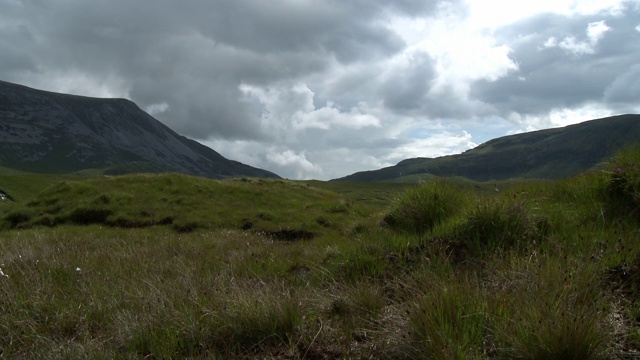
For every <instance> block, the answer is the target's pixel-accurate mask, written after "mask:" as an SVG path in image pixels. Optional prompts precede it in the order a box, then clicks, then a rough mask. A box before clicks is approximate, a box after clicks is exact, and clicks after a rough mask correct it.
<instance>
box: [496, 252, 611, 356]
mask: <svg viewBox="0 0 640 360" xmlns="http://www.w3.org/2000/svg"><path fill="white" fill-rule="evenodd" d="M584 267H585V264H583V263H580V262H577V261H575V262H574V261H567V262H566V263H560V264H558V263H550V262H547V260H539V261H538V260H537V261H535V262H533V263H519V264H518V265H516V267H515V268H517V269H519V270H520V271H512V272H509V273H507V274H504V275H503V277H502V278H501V279H500V280H498V282H497V283H496V284H494V286H508V288H507V293H504V292H494V293H493V294H494V295H493V298H492V300H493V301H494V303H493V304H492V306H493V307H495V309H496V310H495V312H494V314H497V315H499V318H498V317H494V319H493V320H494V321H496V324H494V326H495V328H496V336H495V341H496V343H497V346H498V348H502V349H504V350H503V355H504V357H509V358H520V359H540V360H542V359H576V360H577V359H608V358H611V355H612V354H611V350H612V345H613V342H612V340H613V336H612V334H613V331H614V324H613V322H612V319H614V318H613V317H612V314H611V306H610V301H611V299H610V298H609V297H608V296H607V295H606V293H605V292H604V291H603V288H602V286H601V284H600V283H599V281H598V274H597V271H594V270H595V268H594V267H591V266H588V265H587V266H586V268H584ZM513 270H515V269H513ZM522 270H526V271H522ZM495 294H500V295H498V296H496V295H495Z"/></svg>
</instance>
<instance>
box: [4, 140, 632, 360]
mask: <svg viewBox="0 0 640 360" xmlns="http://www.w3.org/2000/svg"><path fill="white" fill-rule="evenodd" d="M630 154H631V155H628V154H627V155H624V156H621V157H620V159H621V160H620V161H619V162H617V163H614V164H613V165H612V167H611V169H610V171H609V172H602V173H594V174H587V175H584V176H580V177H577V178H573V179H570V180H564V181H527V182H513V183H498V184H494V183H489V184H484V183H483V184H475V183H471V182H467V181H459V180H456V181H451V180H449V181H444V182H441V181H435V182H433V181H431V182H426V183H424V184H422V185H421V186H419V187H414V186H411V187H409V188H407V185H406V184H378V185H375V184H369V185H367V186H364V185H362V184H352V183H334V182H329V183H322V182H310V183H301V182H291V181H282V180H254V179H238V180H229V181H212V180H207V179H200V178H191V177H186V176H182V175H146V176H138V175H136V176H125V177H117V178H92V179H89V180H86V181H69V180H66V181H65V182H63V183H60V184H58V185H55V186H53V187H49V188H47V189H44V191H43V192H41V193H40V194H39V195H38V196H36V197H34V198H31V199H21V200H20V201H18V202H17V203H12V204H9V205H7V206H6V207H5V208H4V209H3V208H0V211H2V214H0V218H3V219H5V223H4V224H5V226H10V225H13V226H17V227H18V228H20V229H10V230H2V232H1V233H0V234H1V235H2V236H1V239H2V240H0V268H2V271H3V274H5V275H6V276H2V275H0V292H1V293H2V296H1V297H0V308H2V309H3V311H2V312H1V313H0V346H2V351H3V355H4V356H7V357H9V358H12V357H16V358H18V357H32V358H34V357H37V358H61V357H67V358H126V357H147V356H148V357H153V358H168V357H192V358H206V357H212V356H220V357H230V358H242V357H244V358H339V357H342V358H371V357H373V358H478V359H482V358H494V357H498V358H527V359H553V358H557V359H561V358H580V359H599V358H601V359H605V358H616V357H620V358H622V357H624V356H626V357H627V358H630V357H632V356H634V354H637V351H638V350H640V333H639V329H640V326H639V325H638V323H637V321H636V319H637V318H638V317H639V316H640V304H639V303H638V300H637V299H638V298H640V297H639V295H640V293H639V292H638V291H639V290H640V287H639V286H640V246H639V245H638V244H637V238H638V235H639V231H638V229H639V227H638V225H639V224H638V221H639V220H640V219H639V218H638V215H637V214H638V211H637V209H638V208H640V203H638V199H639V198H640V196H637V194H640V173H638V170H637V169H638V168H640V151H637V150H636V151H635V152H630ZM634 154H635V155H634ZM2 180H6V179H5V177H4V176H0V181H2ZM496 186H497V187H498V188H499V189H498V190H499V191H495V189H494V188H495V187H496ZM321 187H325V188H327V190H319V188H321ZM329 189H330V190H331V191H328V190H329ZM54 208H59V209H57V210H56V211H55V212H52V211H51V210H52V209H54ZM78 209H80V210H78ZM90 209H94V210H96V209H97V210H107V211H106V212H101V211H96V212H97V213H98V214H103V216H98V217H96V218H93V221H90V222H92V224H88V225H78V224H77V222H78V221H77V220H78V219H82V216H81V215H82V214H85V215H86V214H87V213H90V211H88V210H90ZM15 213H22V214H23V215H25V216H24V217H23V218H22V221H15V217H14V218H13V220H10V218H12V216H11V214H15ZM74 213H75V214H76V215H72V214H74ZM166 218H171V221H170V222H169V221H163V219H166ZM43 219H47V220H53V221H54V223H55V224H57V226H54V227H48V226H46V227H43V226H37V223H40V222H43V221H42V220H43ZM118 219H120V220H118ZM247 222H250V223H251V226H250V228H248V229H247V230H243V229H242V228H243V227H248V226H247ZM154 223H156V224H157V223H163V224H164V225H154V226H151V225H152V224H154ZM185 224H186V225H190V226H188V227H185ZM384 224H386V225H384ZM125 225H126V226H132V225H136V226H137V227H136V228H123V227H122V226H125ZM282 229H292V230H299V231H300V234H303V233H306V232H308V233H312V234H313V238H308V237H303V238H295V237H291V238H286V237H285V238H281V237H278V236H274V234H275V233H277V232H278V231H279V230H282ZM185 230H189V231H188V232H185ZM282 240H286V241H282ZM298 240H300V241H298ZM301 240H304V241H301Z"/></svg>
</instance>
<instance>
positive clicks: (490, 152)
mask: <svg viewBox="0 0 640 360" xmlns="http://www.w3.org/2000/svg"><path fill="white" fill-rule="evenodd" d="M639 139H640V115H620V116H613V117H607V118H602V119H596V120H591V121H586V122H583V123H580V124H575V125H570V126H566V127H562V128H554V129H546V130H539V131H533V132H528V133H523V134H517V135H510V136H505V137H501V138H498V139H494V140H490V141H488V142H486V143H484V144H482V145H480V146H478V147H476V148H474V149H471V150H468V151H466V152H464V153H462V154H456V155H449V156H443V157H438V158H414V159H408V160H404V161H401V162H399V163H398V164H397V165H395V166H391V167H386V168H383V169H380V170H373V171H363V172H358V173H355V174H352V175H349V176H346V177H343V178H340V179H336V180H338V181H360V182H368V181H390V180H397V179H399V178H402V177H407V176H413V177H414V178H415V175H436V176H443V177H455V176H459V177H464V178H467V179H471V180H476V181H489V180H505V179H511V178H539V179H558V178H566V177H570V176H574V175H577V174H579V173H582V172H584V171H586V170H589V169H591V168H593V167H594V166H596V165H598V164H599V163H601V162H603V161H607V159H609V158H610V157H611V156H613V155H614V154H615V152H616V150H618V149H620V148H621V147H623V146H624V145H626V144H630V143H633V142H636V141H638V140H639Z"/></svg>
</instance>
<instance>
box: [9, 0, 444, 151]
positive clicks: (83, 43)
mask: <svg viewBox="0 0 640 360" xmlns="http://www.w3.org/2000/svg"><path fill="white" fill-rule="evenodd" d="M436 4H437V1H417V0H403V1H397V2H387V1H382V0H379V1H364V0H354V1H337V0H331V1H318V2H309V3H297V2H290V1H284V0H277V1H269V2H261V1H251V0H235V1H213V2H212V1H205V0H194V1H189V2H178V1H170V0H153V1H151V0H138V1H129V0H110V1H90V2H88V1H79V0H77V1H65V2H54V1H51V2H49V1H24V2H19V3H15V4H13V3H12V5H9V6H4V5H3V6H2V7H3V11H2V13H4V14H1V13H0V21H1V23H9V24H11V23H13V25H12V26H11V28H10V29H9V30H10V31H11V32H12V33H11V34H9V35H8V36H6V37H4V39H6V40H4V39H3V40H0V52H1V53H2V54H3V57H4V58H5V61H4V62H3V64H2V65H0V76H2V78H3V79H6V80H10V81H16V82H20V80H21V79H29V78H33V77H35V76H41V77H46V76H54V75H51V74H54V73H55V74H64V73H79V74H86V76H90V77H91V78H93V79H95V81H97V82H104V83H106V82H107V79H109V78H120V79H122V81H123V82H124V83H125V85H126V87H127V88H128V93H127V94H122V95H123V96H129V97H130V98H131V99H132V100H133V101H135V102H136V103H138V104H139V105H140V106H141V107H143V108H145V107H147V106H149V105H152V104H157V103H166V104H167V105H168V108H167V111H165V112H163V113H159V114H157V115H156V116H157V117H158V118H159V119H160V120H161V121H163V122H164V123H166V124H167V125H169V126H170V127H172V128H174V129H175V130H176V131H178V132H180V133H182V134H184V135H187V136H190V137H195V138H207V137H209V136H224V137H230V138H238V139H240V138H261V137H262V138H265V137H266V136H267V135H266V134H264V133H261V131H260V129H259V127H258V126H256V124H257V122H258V121H259V118H257V117H256V111H255V109H253V108H251V107H250V106H249V107H248V108H247V104H246V103H243V102H242V101H241V98H242V94H241V92H240V91H239V90H238V86H239V85H240V84H243V83H246V84H255V85H268V84H270V83H272V82H281V81H286V80H287V79H289V80H295V79H298V78H301V77H308V76H310V75H312V74H315V73H322V72H323V71H326V69H327V68H328V67H329V66H332V64H333V62H334V61H338V62H340V63H343V64H350V63H358V62H361V61H371V60H372V59H376V58H380V59H384V58H386V57H388V56H391V55H393V54H395V53H397V52H398V51H400V50H402V49H403V48H404V46H405V44H404V42H403V41H402V40H401V39H400V37H398V35H396V34H395V33H394V32H393V31H392V30H390V29H389V28H388V27H386V26H385V25H384V20H385V19H387V18H388V17H389V16H392V15H393V14H396V13H401V14H425V13H427V12H429V11H433V9H434V8H435V5H436ZM5 10H6V11H5ZM12 19H17V20H12ZM9 20H12V21H11V22H10V21H9ZM5 33H6V31H5ZM354 101H355V99H354ZM348 105H349V106H353V104H348Z"/></svg>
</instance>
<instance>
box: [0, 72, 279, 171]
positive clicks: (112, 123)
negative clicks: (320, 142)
mask: <svg viewBox="0 0 640 360" xmlns="http://www.w3.org/2000/svg"><path fill="white" fill-rule="evenodd" d="M0 166H2V167H7V168H11V169H16V170H21V171H28V172H37V173H71V172H77V171H82V170H87V169H102V171H104V173H105V174H121V173H129V172H180V173H185V174H190V175H197V176H205V177H210V178H227V177H240V176H247V177H267V178H277V177H278V175H276V174H274V173H272V172H269V171H266V170H262V169H258V168H254V167H251V166H248V165H245V164H242V163H240V162H237V161H233V160H229V159H226V158H224V157H223V156H222V155H220V154H218V153H217V152H215V151H214V150H212V149H210V148H208V147H206V146H204V145H202V144H200V143H198V142H196V141H194V140H191V139H188V138H186V137H184V136H181V135H178V134H177V133H175V132H174V131H172V130H171V129H169V128H168V127H166V126H165V125H163V124H162V123H160V122H159V121H158V120H156V119H154V118H153V117H152V116H151V115H149V114H147V113H146V112H144V111H142V110H141V109H140V108H139V107H138V106H137V105H136V104H134V103H133V102H131V101H129V100H125V99H100V98H90V97H83V96H75V95H67V94H59V93H53V92H47V91H41V90H35V89H31V88H28V87H25V86H21V85H16V84H12V83H8V82H4V81H0Z"/></svg>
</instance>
